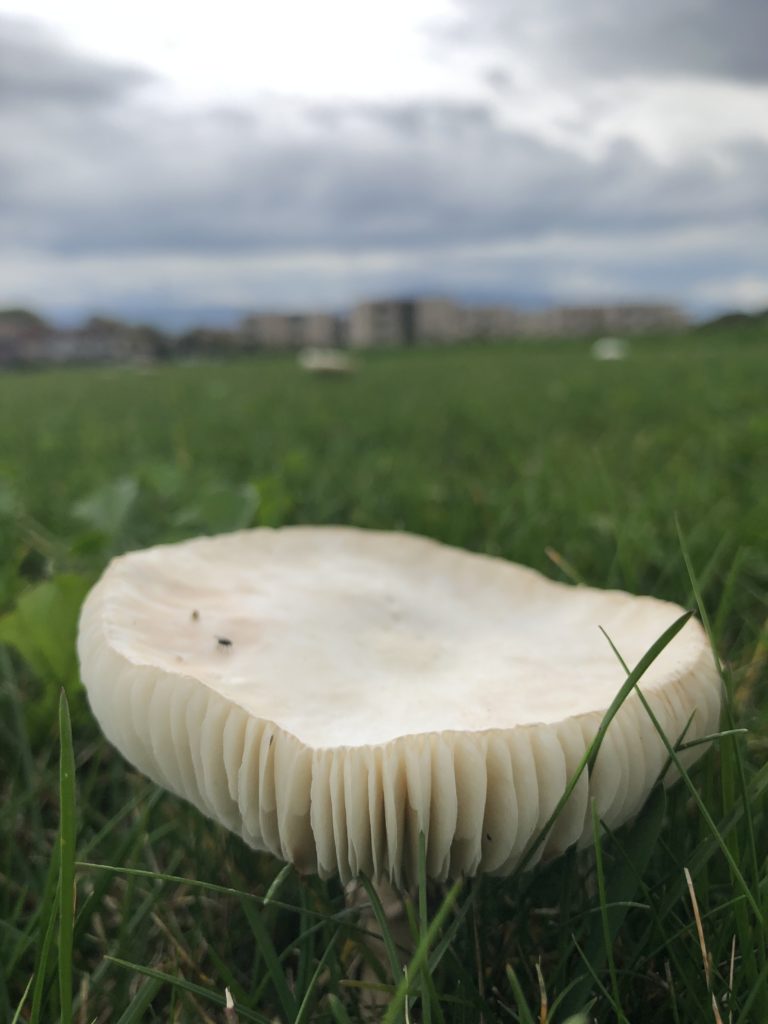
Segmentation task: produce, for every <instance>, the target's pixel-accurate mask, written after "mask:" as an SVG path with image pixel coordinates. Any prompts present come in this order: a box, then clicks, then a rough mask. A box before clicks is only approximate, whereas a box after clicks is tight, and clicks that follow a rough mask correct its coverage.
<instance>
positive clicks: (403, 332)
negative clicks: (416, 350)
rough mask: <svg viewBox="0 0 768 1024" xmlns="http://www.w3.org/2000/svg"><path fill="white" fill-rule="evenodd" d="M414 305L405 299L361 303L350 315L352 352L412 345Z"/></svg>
mask: <svg viewBox="0 0 768 1024" xmlns="http://www.w3.org/2000/svg"><path fill="white" fill-rule="evenodd" d="M414 340H415V339H414V303H413V302H412V301H410V300H407V299H405V300H404V299H389V300H386V301H381V302H361V303H360V304H359V305H357V306H355V308H354V309H353V310H352V312H351V313H350V315H349V344H350V346H351V347H352V348H374V347H377V348H378V347H386V346H398V345H412V344H413V342H414Z"/></svg>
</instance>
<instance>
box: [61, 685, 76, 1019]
mask: <svg viewBox="0 0 768 1024" xmlns="http://www.w3.org/2000/svg"><path fill="white" fill-rule="evenodd" d="M59 736H60V743H61V753H60V759H59V816H60V825H59V836H60V843H59V849H60V857H59V894H60V895H59V997H60V1000H61V1024H72V934H73V931H74V924H75V835H76V824H75V754H74V749H73V747H72V724H71V722H70V718H69V705H68V703H67V697H66V694H65V693H64V691H63V690H62V692H61V697H60V699H59Z"/></svg>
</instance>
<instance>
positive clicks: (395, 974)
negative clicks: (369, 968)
mask: <svg viewBox="0 0 768 1024" xmlns="http://www.w3.org/2000/svg"><path fill="white" fill-rule="evenodd" d="M360 882H361V884H362V886H363V888H364V889H365V893H366V895H367V897H368V900H369V901H370V904H371V910H372V911H373V915H374V917H375V918H376V924H377V925H378V927H379V935H378V936H377V937H378V938H380V939H381V941H382V942H383V943H384V949H385V951H386V954H387V959H388V960H389V969H390V971H391V972H392V983H393V984H396V983H397V981H398V979H399V977H400V972H401V970H402V967H401V964H400V957H399V956H398V953H397V946H396V945H395V940H394V939H393V938H392V931H391V929H390V927H389V921H388V920H387V915H386V914H385V913H384V907H383V906H382V903H381V900H380V899H379V894H378V893H377V892H376V886H375V885H374V884H373V882H371V880H370V879H369V878H366V876H365V875H361V876H360Z"/></svg>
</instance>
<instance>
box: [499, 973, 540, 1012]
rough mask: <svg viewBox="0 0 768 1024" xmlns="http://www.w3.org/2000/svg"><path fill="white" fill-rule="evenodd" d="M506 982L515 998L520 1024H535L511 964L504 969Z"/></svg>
mask: <svg viewBox="0 0 768 1024" xmlns="http://www.w3.org/2000/svg"><path fill="white" fill-rule="evenodd" d="M505 971H506V975H507V981H508V982H509V987H510V988H511V989H512V995H513V996H514V997H515V1005H516V1006H517V1016H518V1019H519V1021H520V1024H536V1019H535V1017H534V1015H533V1011H532V1010H531V1008H530V1006H529V1005H528V1001H527V999H526V998H525V993H524V992H523V986H522V985H521V984H520V979H519V978H518V976H517V974H516V973H515V969H514V967H512V965H511V964H507V966H506V968H505Z"/></svg>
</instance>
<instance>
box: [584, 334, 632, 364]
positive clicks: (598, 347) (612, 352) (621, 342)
mask: <svg viewBox="0 0 768 1024" xmlns="http://www.w3.org/2000/svg"><path fill="white" fill-rule="evenodd" d="M591 351H592V358H593V359H599V360H600V361H601V362H607V361H609V360H616V359H626V358H627V356H628V355H629V342H628V341H627V340H626V338H598V339H597V341H596V342H594V344H593V345H592V350H591Z"/></svg>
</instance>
